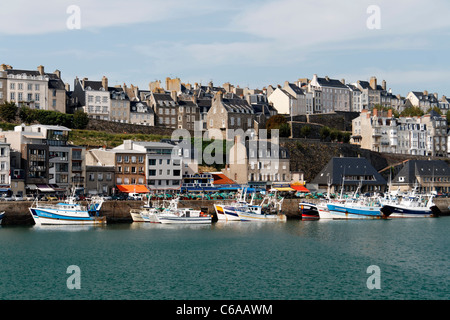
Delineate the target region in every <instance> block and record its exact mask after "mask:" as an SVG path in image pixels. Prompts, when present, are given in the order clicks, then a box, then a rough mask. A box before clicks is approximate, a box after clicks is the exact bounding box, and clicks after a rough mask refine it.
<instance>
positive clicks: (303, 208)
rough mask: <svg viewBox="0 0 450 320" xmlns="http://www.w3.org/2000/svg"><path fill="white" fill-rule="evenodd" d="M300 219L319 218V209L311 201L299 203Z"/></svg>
mask: <svg viewBox="0 0 450 320" xmlns="http://www.w3.org/2000/svg"><path fill="white" fill-rule="evenodd" d="M298 208H299V210H300V213H301V215H302V220H319V219H320V215H319V210H318V208H317V206H316V205H314V204H311V203H300V204H299V205H298Z"/></svg>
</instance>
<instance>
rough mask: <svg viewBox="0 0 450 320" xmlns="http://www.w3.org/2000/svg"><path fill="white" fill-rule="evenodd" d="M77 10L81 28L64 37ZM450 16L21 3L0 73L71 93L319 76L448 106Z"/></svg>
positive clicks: (326, 7) (415, 5)
mask: <svg viewBox="0 0 450 320" xmlns="http://www.w3.org/2000/svg"><path fill="white" fill-rule="evenodd" d="M71 5H76V6H78V8H79V9H80V22H81V24H80V29H69V28H67V24H66V22H67V20H68V19H69V18H70V17H71V14H69V13H67V8H68V7H69V6H71ZM370 5H376V6H377V7H378V8H379V9H380V11H379V20H378V21H379V22H380V28H379V29H369V28H368V27H367V20H368V19H370V18H371V17H372V14H371V13H368V12H367V9H368V7H369V6H370ZM449 17H450V1H447V0H430V1H426V2H424V1H418V0H391V1H387V0H370V1H366V0H278V1H268V0H245V1H242V0H222V1H212V0H190V1H186V0H183V1H179V0H150V1H148V0H147V1H143V0H127V1H117V0H109V1H106V0H89V1H88V0H46V1H28V0H15V1H10V2H8V3H7V4H2V8H1V11H0V41H1V46H0V63H6V64H9V65H12V66H13V67H14V68H16V69H35V68H36V67H37V66H38V65H41V64H42V65H44V66H45V70H46V71H47V72H53V71H54V70H56V69H59V70H60V71H61V72H62V77H63V80H64V81H65V82H67V83H69V84H70V85H71V86H73V79H74V78H75V77H76V76H78V77H80V78H83V77H88V78H89V79H92V80H100V79H101V78H102V77H103V76H104V75H105V76H107V77H108V79H109V84H110V85H120V84H123V83H126V84H127V85H130V84H133V85H137V86H139V88H141V89H147V88H148V83H149V82H150V81H155V80H161V82H162V84H163V85H164V81H165V78H166V77H171V78H175V77H178V78H180V79H181V80H182V82H186V83H187V82H189V83H191V84H193V83H195V82H197V83H202V84H207V83H208V82H209V81H213V82H214V84H215V85H218V86H220V85H222V84H224V83H226V82H230V83H232V84H234V85H236V86H237V85H238V86H240V87H246V86H248V87H250V88H262V87H264V86H267V85H274V86H276V85H277V84H283V83H284V81H291V82H294V81H295V80H297V79H299V78H312V76H313V75H314V74H318V75H319V76H326V75H328V76H330V77H331V78H335V79H342V78H344V79H346V81H347V82H348V83H352V82H356V81H357V80H369V79H370V77H371V76H376V77H377V78H378V80H379V82H381V81H382V80H386V81H387V87H388V88H391V89H392V91H393V93H394V94H402V95H406V94H407V93H408V92H409V91H412V90H414V91H423V90H428V91H429V92H437V93H438V94H439V96H442V95H447V96H450V80H449V79H450V78H449V69H450V68H449V66H450V63H449V60H448V56H449V54H448V52H449V49H450V41H448V39H449V35H450V19H449Z"/></svg>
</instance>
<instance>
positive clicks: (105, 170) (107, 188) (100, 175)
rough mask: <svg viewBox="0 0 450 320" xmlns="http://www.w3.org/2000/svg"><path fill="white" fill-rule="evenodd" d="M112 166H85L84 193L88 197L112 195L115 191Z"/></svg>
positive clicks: (113, 168)
mask: <svg viewBox="0 0 450 320" xmlns="http://www.w3.org/2000/svg"><path fill="white" fill-rule="evenodd" d="M115 186H116V185H115V167H114V166H101V165H95V166H86V186H85V189H84V193H86V194H90V195H97V194H102V195H108V196H110V195H112V194H114V190H115Z"/></svg>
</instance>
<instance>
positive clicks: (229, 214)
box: [214, 188, 248, 221]
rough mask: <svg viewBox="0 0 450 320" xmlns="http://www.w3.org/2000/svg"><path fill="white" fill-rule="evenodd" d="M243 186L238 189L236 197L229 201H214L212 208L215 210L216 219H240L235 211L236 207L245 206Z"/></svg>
mask: <svg viewBox="0 0 450 320" xmlns="http://www.w3.org/2000/svg"><path fill="white" fill-rule="evenodd" d="M246 190H247V189H245V188H242V189H239V191H238V192H237V194H236V198H235V199H234V201H232V202H231V203H215V204H214V210H215V211H216V215H217V220H218V221H240V220H241V218H240V217H239V215H238V214H237V212H236V207H242V206H247V205H248V203H247V202H246V201H245V198H246Z"/></svg>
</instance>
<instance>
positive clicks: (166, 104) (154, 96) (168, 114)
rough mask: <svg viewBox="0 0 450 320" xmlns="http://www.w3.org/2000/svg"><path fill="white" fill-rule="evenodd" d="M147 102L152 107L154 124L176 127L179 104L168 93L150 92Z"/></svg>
mask: <svg viewBox="0 0 450 320" xmlns="http://www.w3.org/2000/svg"><path fill="white" fill-rule="evenodd" d="M147 103H148V105H149V106H150V107H151V108H152V109H153V112H154V123H155V125H159V126H165V127H167V128H172V129H176V128H177V123H178V107H179V106H178V103H177V102H176V101H175V100H174V99H173V97H172V96H171V95H170V94H169V93H165V92H164V93H159V92H151V93H150V95H149V96H148V98H147Z"/></svg>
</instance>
